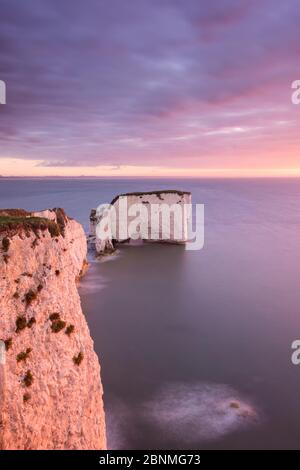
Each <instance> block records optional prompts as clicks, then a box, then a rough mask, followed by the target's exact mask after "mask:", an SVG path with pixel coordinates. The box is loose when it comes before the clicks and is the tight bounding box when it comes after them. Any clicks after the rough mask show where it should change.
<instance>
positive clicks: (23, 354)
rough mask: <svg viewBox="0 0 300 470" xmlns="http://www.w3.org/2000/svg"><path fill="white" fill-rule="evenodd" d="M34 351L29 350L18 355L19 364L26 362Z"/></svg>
mask: <svg viewBox="0 0 300 470" xmlns="http://www.w3.org/2000/svg"><path fill="white" fill-rule="evenodd" d="M31 351H32V349H31V348H27V349H26V351H22V352H20V353H19V354H17V362H21V361H25V362H26V359H27V358H28V356H29V354H30V353H31Z"/></svg>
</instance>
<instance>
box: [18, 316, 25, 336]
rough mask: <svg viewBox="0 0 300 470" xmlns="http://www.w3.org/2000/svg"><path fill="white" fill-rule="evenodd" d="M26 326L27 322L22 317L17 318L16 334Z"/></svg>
mask: <svg viewBox="0 0 300 470" xmlns="http://www.w3.org/2000/svg"><path fill="white" fill-rule="evenodd" d="M26 326H27V321H26V317H25V316H24V315H20V316H18V318H17V319H16V333H19V332H20V331H22V330H24V328H26Z"/></svg>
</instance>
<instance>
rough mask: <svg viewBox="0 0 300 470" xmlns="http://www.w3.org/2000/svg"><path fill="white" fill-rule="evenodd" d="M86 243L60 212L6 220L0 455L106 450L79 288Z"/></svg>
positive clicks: (4, 216)
mask: <svg viewBox="0 0 300 470" xmlns="http://www.w3.org/2000/svg"><path fill="white" fill-rule="evenodd" d="M86 254H87V246H86V237H85V234H84V231H83V229H82V227H81V225H80V224H79V223H77V222H76V221H75V220H72V219H70V218H68V217H67V216H66V215H65V213H64V212H63V211H62V210H60V209H55V210H51V211H44V212H40V213H35V214H33V213H32V214H29V213H26V212H25V211H19V210H16V211H1V212H0V270H1V273H0V339H2V340H3V341H4V342H5V348H6V354H5V356H6V360H5V363H4V364H1V361H0V400H1V401H0V446H1V449H105V448H106V437H105V420H104V411H103V402H102V385H101V380H100V367H99V362H98V358H97V356H96V354H95V352H94V348H93V341H92V339H91V337H90V333H89V329H88V326H87V323H86V320H85V317H84V315H83V313H82V310H81V304H80V298H79V295H78V292H77V287H76V281H77V280H78V279H79V277H80V276H81V275H82V274H83V271H84V270H85V268H86Z"/></svg>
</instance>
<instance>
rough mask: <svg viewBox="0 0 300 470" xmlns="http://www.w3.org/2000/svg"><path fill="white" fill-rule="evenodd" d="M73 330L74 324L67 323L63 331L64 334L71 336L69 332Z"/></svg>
mask: <svg viewBox="0 0 300 470" xmlns="http://www.w3.org/2000/svg"><path fill="white" fill-rule="evenodd" d="M74 330H75V326H74V325H69V326H67V328H66V331H65V333H66V335H68V336H71V334H72V333H73V331H74Z"/></svg>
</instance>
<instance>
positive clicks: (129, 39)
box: [0, 0, 300, 177]
mask: <svg viewBox="0 0 300 470" xmlns="http://www.w3.org/2000/svg"><path fill="white" fill-rule="evenodd" d="M299 39H300V2H299V0H286V1H282V0H247V1H246V0H244V1H243V0H236V1H235V0H222V1H220V0H209V1H200V0H127V1H124V0H87V1H78V0H26V1H24V0H0V80H4V81H5V82H6V87H7V104H6V105H0V174H1V175H5V176H7V175H20V176H23V175H24V176H26V175H27V176H28V175H34V176H38V175H70V176H72V175H73V176H75V175H93V176H96V175H99V176H102V175H103V176H115V177H117V176H130V175H133V176H135V175H142V176H256V175H259V176H267V175H274V176H280V175H284V176H293V175H300V157H299V150H300V126H299V124H300V105H299V106H297V105H293V104H292V102H291V94H292V90H291V84H292V82H293V81H294V80H297V79H300V40H299Z"/></svg>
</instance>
